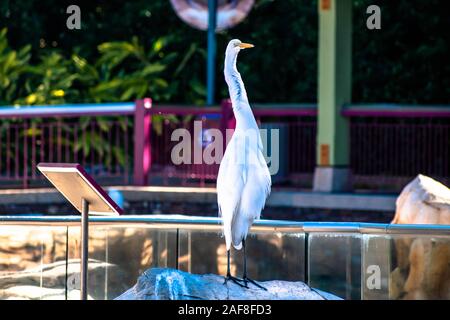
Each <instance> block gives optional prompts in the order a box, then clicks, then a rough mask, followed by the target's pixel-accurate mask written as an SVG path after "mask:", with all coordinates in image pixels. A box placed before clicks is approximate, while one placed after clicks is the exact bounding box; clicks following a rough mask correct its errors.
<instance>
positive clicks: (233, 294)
mask: <svg viewBox="0 0 450 320" xmlns="http://www.w3.org/2000/svg"><path fill="white" fill-rule="evenodd" d="M259 283H260V284H261V285H262V286H264V287H265V288H267V291H265V290H262V289H260V288H257V287H255V286H254V285H252V284H249V289H246V288H243V287H241V286H238V285H237V284H235V283H233V282H231V281H229V282H228V283H227V284H226V285H224V277H222V276H218V275H215V274H205V275H196V274H191V273H187V272H183V271H179V270H175V269H162V268H153V269H148V270H147V271H145V272H144V273H143V274H142V275H141V276H140V277H139V278H138V280H137V283H136V285H135V286H134V287H132V288H131V289H129V290H128V291H126V292H125V293H123V294H122V295H120V296H119V297H117V298H116V300H263V299H267V300H341V299H340V298H339V297H336V296H334V295H332V294H329V293H326V292H323V291H320V290H316V289H312V288H310V287H309V286H307V285H306V284H304V283H303V282H290V281H279V280H273V281H264V282H259Z"/></svg>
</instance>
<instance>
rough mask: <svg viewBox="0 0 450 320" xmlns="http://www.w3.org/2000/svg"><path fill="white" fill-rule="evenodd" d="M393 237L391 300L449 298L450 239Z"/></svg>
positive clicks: (413, 236) (411, 236)
mask: <svg viewBox="0 0 450 320" xmlns="http://www.w3.org/2000/svg"><path fill="white" fill-rule="evenodd" d="M391 238H392V251H391V252H392V257H391V269H390V270H391V275H390V286H389V297H390V299H395V300H397V299H427V300H430V299H450V237H449V236H432V235H423V236H417V235H397V234H396V235H391Z"/></svg>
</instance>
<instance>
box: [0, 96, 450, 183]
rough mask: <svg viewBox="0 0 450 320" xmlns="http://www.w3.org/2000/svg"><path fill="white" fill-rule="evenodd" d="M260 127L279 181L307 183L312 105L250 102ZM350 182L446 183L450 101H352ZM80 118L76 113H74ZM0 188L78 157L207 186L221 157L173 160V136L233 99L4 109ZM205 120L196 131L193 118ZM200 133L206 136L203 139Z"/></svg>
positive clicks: (140, 179) (312, 151) (142, 175)
mask: <svg viewBox="0 0 450 320" xmlns="http://www.w3.org/2000/svg"><path fill="white" fill-rule="evenodd" d="M252 107H253V111H254V114H255V117H256V118H257V121H258V123H259V125H260V126H261V127H262V128H267V129H270V128H277V129H279V130H280V134H282V135H283V136H282V138H281V139H280V141H281V143H280V146H279V147H280V166H281V168H280V170H281V174H279V175H278V176H277V177H276V179H274V182H275V184H283V185H285V184H287V185H292V186H301V187H310V186H311V185H312V175H313V172H314V168H315V165H316V134H317V128H316V127H317V125H316V116H317V110H316V105H315V104H254V105H252ZM342 115H343V116H344V117H348V118H349V122H350V166H351V168H352V171H353V177H354V186H355V187H356V188H364V189H379V190H383V191H398V190H399V189H400V188H401V187H402V186H404V184H405V183H407V182H408V181H409V180H411V179H412V178H413V177H414V176H415V175H417V174H418V173H423V174H426V175H430V176H432V177H434V178H437V179H438V180H440V181H442V182H444V183H448V182H450V180H449V177H450V139H449V136H450V123H449V121H448V120H449V119H450V108H449V107H448V106H423V107H416V106H407V105H388V104H376V105H349V106H345V107H344V108H343V111H342ZM80 117H81V119H80ZM0 119H2V123H1V125H0V185H2V184H3V185H5V186H12V185H15V186H19V185H21V186H22V187H24V188H26V187H28V186H33V185H36V184H37V183H38V182H39V181H40V176H39V174H38V173H37V171H36V164H37V163H38V162H40V161H49V162H50V161H55V162H56V161H63V162H70V161H78V162H80V163H81V164H82V165H84V166H85V167H86V168H87V169H88V171H89V172H90V173H91V174H93V175H94V177H95V178H97V179H101V180H102V183H103V184H112V183H116V184H129V183H133V184H135V185H147V184H163V185H170V184H176V185H188V184H194V185H200V186H204V185H206V184H209V183H211V184H213V183H214V180H215V178H216V176H217V172H218V164H211V165H208V164H204V163H200V164H196V163H194V161H191V164H181V165H174V164H173V162H172V160H171V152H172V147H173V146H174V145H175V144H176V143H177V141H172V139H171V136H172V133H173V132H174V130H175V129H178V128H186V129H188V131H189V132H190V134H191V138H192V139H191V140H192V141H191V146H192V149H194V148H196V147H198V148H201V150H203V149H204V148H205V146H206V145H207V143H209V142H210V141H208V140H207V139H208V137H207V130H208V129H211V128H214V129H219V130H221V131H222V133H223V136H226V131H227V129H233V128H234V125H235V124H234V117H233V113H232V109H231V104H230V101H228V100H225V101H223V102H222V103H221V105H220V106H216V107H198V106H186V105H159V104H154V103H152V101H151V99H143V100H138V101H136V103H117V104H116V103H113V104H99V105H98V104H87V105H65V106H51V107H49V106H41V107H39V106H37V107H25V108H24V107H22V108H19V109H17V108H14V107H1V108H0ZM195 120H199V121H201V124H202V126H201V128H200V130H196V128H194V121H195ZM205 135H206V136H205Z"/></svg>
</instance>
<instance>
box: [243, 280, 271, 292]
mask: <svg viewBox="0 0 450 320" xmlns="http://www.w3.org/2000/svg"><path fill="white" fill-rule="evenodd" d="M242 280H243V281H244V284H245V288H247V289H248V284H247V283H249V282H250V283H252V284H253V285H255V286H256V287H258V288H260V289H262V290H266V291H267V289H266V288H264V287H263V286H262V285H260V284H259V283H257V282H256V281H255V280H252V279H250V278H248V277H244V278H243V279H242Z"/></svg>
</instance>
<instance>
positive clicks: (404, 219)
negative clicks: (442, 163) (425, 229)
mask: <svg viewBox="0 0 450 320" xmlns="http://www.w3.org/2000/svg"><path fill="white" fill-rule="evenodd" d="M392 223H399V224H408V223H412V224H448V225H450V189H449V188H447V187H446V186H444V185H443V184H442V183H440V182H437V181H436V180H434V179H432V178H430V177H427V176H424V175H421V174H419V175H418V176H417V177H416V178H415V179H414V180H413V181H411V182H410V183H409V184H408V185H407V186H406V187H405V188H404V189H403V190H402V192H401V193H400V195H399V196H398V198H397V202H396V211H395V217H394V220H393V221H392Z"/></svg>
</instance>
